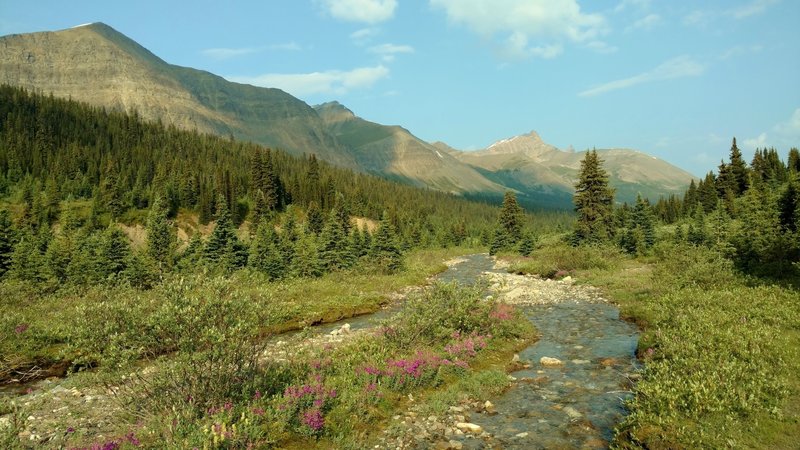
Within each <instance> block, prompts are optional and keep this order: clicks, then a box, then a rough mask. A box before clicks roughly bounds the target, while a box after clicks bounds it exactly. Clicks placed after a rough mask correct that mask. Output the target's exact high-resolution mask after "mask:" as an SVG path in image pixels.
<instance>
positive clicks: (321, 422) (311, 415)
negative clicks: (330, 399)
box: [303, 408, 325, 431]
mask: <svg viewBox="0 0 800 450" xmlns="http://www.w3.org/2000/svg"><path fill="white" fill-rule="evenodd" d="M303 425H306V426H307V427H309V428H311V429H312V430H314V431H319V430H321V429H322V427H323V426H325V418H324V417H323V416H322V411H320V410H319V409H316V408H315V409H309V410H308V411H306V412H304V413H303Z"/></svg>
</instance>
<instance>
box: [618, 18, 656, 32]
mask: <svg viewBox="0 0 800 450" xmlns="http://www.w3.org/2000/svg"><path fill="white" fill-rule="evenodd" d="M661 22H662V19H661V16H659V15H658V14H648V15H646V16H644V17H642V18H641V19H639V20H637V21H636V22H634V23H633V24H632V25H630V26H629V27H627V28H625V31H626V32H630V31H635V30H645V31H649V30H652V29H653V28H655V27H656V26H658V25H660V24H661Z"/></svg>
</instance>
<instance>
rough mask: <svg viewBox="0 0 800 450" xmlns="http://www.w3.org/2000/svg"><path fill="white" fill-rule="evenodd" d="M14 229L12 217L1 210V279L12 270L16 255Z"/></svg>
mask: <svg viewBox="0 0 800 450" xmlns="http://www.w3.org/2000/svg"><path fill="white" fill-rule="evenodd" d="M14 242H15V238H14V228H13V225H12V223H11V215H10V214H9V213H8V211H7V210H6V209H0V278H2V277H3V275H5V273H6V272H8V270H9V269H10V268H11V260H12V257H13V254H14Z"/></svg>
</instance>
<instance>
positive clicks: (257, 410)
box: [251, 408, 265, 417]
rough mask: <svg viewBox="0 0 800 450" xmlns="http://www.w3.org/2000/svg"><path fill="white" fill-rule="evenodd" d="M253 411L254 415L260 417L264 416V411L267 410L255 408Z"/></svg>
mask: <svg viewBox="0 0 800 450" xmlns="http://www.w3.org/2000/svg"><path fill="white" fill-rule="evenodd" d="M251 411H253V414H254V415H256V416H259V417H261V416H263V415H264V412H265V411H264V408H253V409H252V410H251Z"/></svg>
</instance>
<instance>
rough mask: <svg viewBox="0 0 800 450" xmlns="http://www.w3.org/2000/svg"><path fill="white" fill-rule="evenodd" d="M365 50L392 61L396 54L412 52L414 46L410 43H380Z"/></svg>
mask: <svg viewBox="0 0 800 450" xmlns="http://www.w3.org/2000/svg"><path fill="white" fill-rule="evenodd" d="M367 51H368V52H370V53H374V54H376V55H379V56H380V57H381V59H383V60H384V61H386V62H391V61H394V59H395V56H396V55H397V54H400V53H414V47H412V46H410V45H395V44H381V45H374V46H372V47H370V48H369V49H367Z"/></svg>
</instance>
